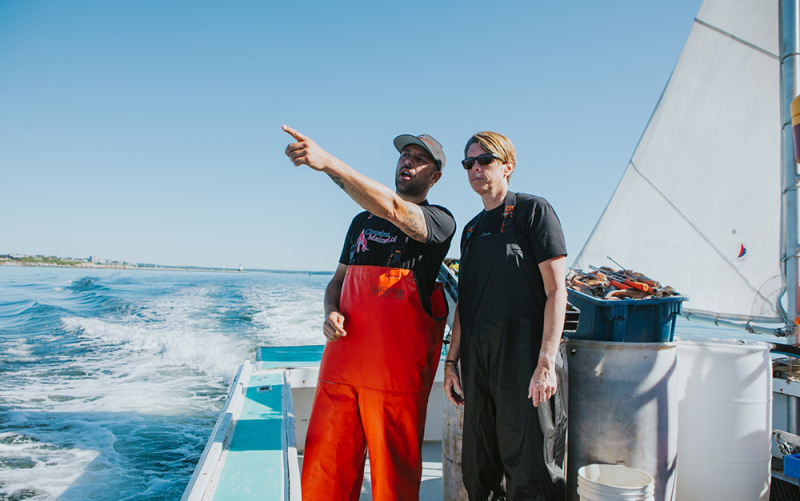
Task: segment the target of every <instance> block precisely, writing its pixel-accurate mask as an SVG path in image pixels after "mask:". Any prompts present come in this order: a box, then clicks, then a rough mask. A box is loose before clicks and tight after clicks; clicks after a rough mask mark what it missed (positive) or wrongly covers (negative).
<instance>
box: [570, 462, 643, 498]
mask: <svg viewBox="0 0 800 501" xmlns="http://www.w3.org/2000/svg"><path fill="white" fill-rule="evenodd" d="M654 492H655V485H654V481H653V477H652V476H650V475H648V474H647V473H645V472H643V471H642V470H637V469H636V468H629V467H627V466H624V465H616V464H615V465H611V464H590V465H588V466H583V467H581V468H579V469H578V494H579V495H580V499H581V501H654V499H655V498H654V497H653V494H654Z"/></svg>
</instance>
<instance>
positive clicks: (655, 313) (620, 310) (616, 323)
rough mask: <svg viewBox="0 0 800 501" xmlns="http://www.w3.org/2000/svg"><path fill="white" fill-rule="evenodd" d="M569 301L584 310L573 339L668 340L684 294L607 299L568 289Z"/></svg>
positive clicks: (658, 341)
mask: <svg viewBox="0 0 800 501" xmlns="http://www.w3.org/2000/svg"><path fill="white" fill-rule="evenodd" d="M567 294H568V295H569V302H570V303H572V304H573V305H574V306H575V307H576V308H578V309H579V310H580V312H581V314H580V318H579V320H578V328H577V330H576V331H575V332H574V333H571V334H569V335H568V337H570V338H572V339H586V340H589V341H617V342H630V343H666V342H669V341H672V338H673V337H674V335H675V321H676V320H677V317H678V315H680V313H681V305H682V304H683V300H684V299H686V298H685V297H684V296H670V297H664V298H655V299H621V300H616V301H613V300H612V301H606V300H604V299H598V298H596V297H592V296H587V295H586V294H583V293H580V292H578V291H576V290H572V289H567Z"/></svg>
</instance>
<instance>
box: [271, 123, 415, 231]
mask: <svg viewBox="0 0 800 501" xmlns="http://www.w3.org/2000/svg"><path fill="white" fill-rule="evenodd" d="M283 130H284V131H285V132H286V133H288V134H289V135H291V136H292V137H293V138H295V140H297V142H296V143H292V144H290V145H289V146H287V147H286V156H287V157H289V159H290V160H291V161H292V163H293V164H294V165H295V166H300V165H307V166H309V167H311V168H312V169H314V170H317V171H320V172H324V173H325V174H327V175H328V176H329V177H330V178H331V180H333V182H334V183H336V185H337V186H339V188H341V189H342V190H344V192H345V193H347V194H348V195H349V196H350V198H352V199H353V200H354V201H355V202H356V203H357V204H358V205H360V206H361V207H363V208H364V209H366V210H368V211H369V212H371V213H373V214H375V215H376V216H378V217H380V218H382V219H386V220H387V221H390V222H391V223H393V224H394V225H395V226H397V227H398V228H400V229H401V230H402V231H403V233H405V234H406V235H408V236H409V237H411V238H413V239H414V240H416V241H418V242H425V241H427V239H428V225H427V223H426V222H425V216H424V215H423V213H422V209H420V208H419V206H418V205H417V204H415V203H412V202H407V201H405V200H403V199H402V198H400V196H399V195H397V194H396V193H395V192H394V191H392V190H391V189H390V188H389V187H387V186H385V185H383V184H381V183H379V182H377V181H374V180H372V179H370V178H368V177H367V176H365V175H363V174H361V173H360V172H358V171H357V170H355V169H353V168H352V167H350V166H349V165H347V164H346V163H344V162H342V161H341V160H339V159H338V158H336V157H334V156H333V155H331V154H330V153H328V152H327V151H325V150H324V149H322V148H321V147H320V146H319V145H318V144H317V143H315V142H314V141H313V140H311V139H310V138H309V137H306V136H305V135H303V134H301V133H300V132H298V131H296V130H294V129H292V128H291V127H289V126H287V125H284V126H283Z"/></svg>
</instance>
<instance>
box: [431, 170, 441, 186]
mask: <svg viewBox="0 0 800 501" xmlns="http://www.w3.org/2000/svg"><path fill="white" fill-rule="evenodd" d="M441 178H442V171H436V172H434V173H433V176H431V186H433V185H434V184H436V183H437V182H438V181H439V179H441Z"/></svg>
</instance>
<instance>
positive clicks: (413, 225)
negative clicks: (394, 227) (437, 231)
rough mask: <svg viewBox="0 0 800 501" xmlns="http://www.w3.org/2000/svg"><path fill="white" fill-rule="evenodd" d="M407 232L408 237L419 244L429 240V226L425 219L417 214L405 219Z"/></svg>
mask: <svg viewBox="0 0 800 501" xmlns="http://www.w3.org/2000/svg"><path fill="white" fill-rule="evenodd" d="M404 222H405V228H404V230H403V231H405V233H406V235H408V236H409V237H411V238H413V239H414V240H416V241H418V242H424V241H425V239H426V238H428V226H427V224H426V223H425V217H424V216H422V215H421V214H420V215H416V214H413V213H412V214H409V215H408V217H406V218H405V221H404Z"/></svg>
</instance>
